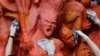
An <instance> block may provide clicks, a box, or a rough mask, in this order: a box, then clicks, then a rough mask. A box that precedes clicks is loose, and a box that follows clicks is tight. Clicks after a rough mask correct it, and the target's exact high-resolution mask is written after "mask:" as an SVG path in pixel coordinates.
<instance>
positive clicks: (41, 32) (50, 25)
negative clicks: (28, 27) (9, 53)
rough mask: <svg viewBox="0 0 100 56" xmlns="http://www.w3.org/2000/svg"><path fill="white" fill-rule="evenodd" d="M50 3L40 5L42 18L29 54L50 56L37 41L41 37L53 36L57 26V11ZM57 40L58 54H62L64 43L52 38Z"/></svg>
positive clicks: (58, 55) (31, 55) (55, 40)
mask: <svg viewBox="0 0 100 56" xmlns="http://www.w3.org/2000/svg"><path fill="white" fill-rule="evenodd" d="M50 8H51V7H50V5H48V3H47V4H46V3H45V4H42V5H41V7H40V9H41V10H40V19H39V22H38V27H37V30H36V32H35V33H34V34H33V37H32V43H33V45H34V48H33V49H32V50H31V51H30V53H29V55H28V56H35V55H37V56H48V54H47V52H46V51H44V50H43V49H42V48H40V47H39V46H38V44H37V42H38V41H39V40H41V39H47V38H51V34H52V32H53V31H54V29H55V27H56V16H57V12H56V11H55V10H54V9H53V8H51V9H50ZM52 40H54V42H55V47H56V55H57V56H62V53H61V48H62V45H63V43H62V42H61V41H60V40H58V39H54V38H53V39H52Z"/></svg>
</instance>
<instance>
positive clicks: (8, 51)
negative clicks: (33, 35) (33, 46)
mask: <svg viewBox="0 0 100 56" xmlns="http://www.w3.org/2000/svg"><path fill="white" fill-rule="evenodd" d="M12 46H13V38H12V37H9V39H8V42H7V45H6V50H5V56H9V55H11V54H12Z"/></svg>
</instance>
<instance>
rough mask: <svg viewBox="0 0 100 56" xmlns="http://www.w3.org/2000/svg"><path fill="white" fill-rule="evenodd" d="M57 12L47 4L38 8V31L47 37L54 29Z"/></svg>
mask: <svg viewBox="0 0 100 56" xmlns="http://www.w3.org/2000/svg"><path fill="white" fill-rule="evenodd" d="M56 19H57V11H56V10H55V9H54V8H53V7H52V6H51V5H50V4H49V3H45V4H44V3H43V4H41V6H40V20H39V29H40V30H41V31H42V33H43V34H44V35H45V36H46V37H49V36H51V34H52V33H53V31H54V29H55V27H56Z"/></svg>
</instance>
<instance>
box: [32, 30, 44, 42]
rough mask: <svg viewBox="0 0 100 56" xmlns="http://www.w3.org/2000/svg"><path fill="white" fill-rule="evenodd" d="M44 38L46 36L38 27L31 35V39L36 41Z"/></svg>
mask: <svg viewBox="0 0 100 56" xmlns="http://www.w3.org/2000/svg"><path fill="white" fill-rule="evenodd" d="M45 38H46V36H45V35H43V33H42V32H41V30H40V29H37V31H36V32H35V34H34V35H33V40H36V41H38V40H41V39H45Z"/></svg>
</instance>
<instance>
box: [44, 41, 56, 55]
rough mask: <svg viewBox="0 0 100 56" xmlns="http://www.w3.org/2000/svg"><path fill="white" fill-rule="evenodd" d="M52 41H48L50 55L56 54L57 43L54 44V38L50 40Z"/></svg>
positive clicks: (47, 46) (47, 48)
mask: <svg viewBox="0 0 100 56" xmlns="http://www.w3.org/2000/svg"><path fill="white" fill-rule="evenodd" d="M49 41H50V42H48V43H47V44H46V50H47V52H48V55H51V54H52V56H54V54H55V45H54V41H52V40H49Z"/></svg>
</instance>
